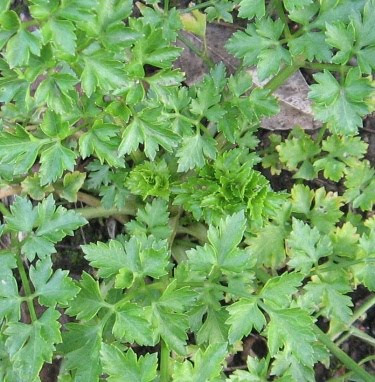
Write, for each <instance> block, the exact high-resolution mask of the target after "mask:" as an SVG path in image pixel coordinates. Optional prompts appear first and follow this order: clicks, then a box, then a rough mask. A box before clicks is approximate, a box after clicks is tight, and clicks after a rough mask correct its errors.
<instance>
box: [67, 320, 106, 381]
mask: <svg viewBox="0 0 375 382" xmlns="http://www.w3.org/2000/svg"><path fill="white" fill-rule="evenodd" d="M65 326H66V329H67V331H65V332H63V343H62V344H61V346H60V350H61V351H62V352H63V354H64V366H65V367H66V369H67V370H74V381H75V382H87V381H95V382H96V381H99V375H100V374H101V372H102V367H101V364H100V358H99V357H100V349H101V346H102V337H101V336H102V333H101V327H100V325H90V324H77V323H68V324H66V325H65Z"/></svg>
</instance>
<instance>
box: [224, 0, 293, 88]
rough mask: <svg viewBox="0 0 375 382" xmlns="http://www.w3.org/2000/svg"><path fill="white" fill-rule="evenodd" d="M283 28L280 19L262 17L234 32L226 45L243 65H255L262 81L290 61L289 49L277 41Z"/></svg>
mask: <svg viewBox="0 0 375 382" xmlns="http://www.w3.org/2000/svg"><path fill="white" fill-rule="evenodd" d="M247 2H248V3H253V2H250V1H248V0H247ZM283 29H284V23H283V22H282V21H281V20H280V19H279V20H276V21H273V20H272V19H271V18H262V19H260V20H257V21H256V22H255V24H249V25H248V27H247V28H246V31H245V32H242V31H239V32H236V33H234V35H233V36H232V37H231V38H230V39H229V41H228V43H227V45H226V47H227V49H228V51H229V52H230V53H231V54H233V55H234V56H235V57H237V58H241V59H243V63H244V65H246V66H254V65H256V66H257V73H258V78H259V79H260V80H261V81H262V80H265V79H266V78H268V77H270V76H271V75H275V74H276V73H277V72H278V71H279V70H280V68H281V66H282V65H283V64H287V65H288V64H289V63H290V54H289V51H287V50H286V49H285V48H283V46H282V44H281V43H280V42H279V38H280V36H281V34H282V32H283Z"/></svg>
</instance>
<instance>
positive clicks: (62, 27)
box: [42, 18, 77, 56]
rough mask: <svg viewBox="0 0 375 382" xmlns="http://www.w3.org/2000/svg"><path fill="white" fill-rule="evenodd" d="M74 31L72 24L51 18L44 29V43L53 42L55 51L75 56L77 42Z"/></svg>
mask: <svg viewBox="0 0 375 382" xmlns="http://www.w3.org/2000/svg"><path fill="white" fill-rule="evenodd" d="M74 30H75V28H74V24H73V23H72V22H70V21H67V20H60V19H57V18H50V19H49V20H48V22H47V23H46V24H44V25H43V28H42V35H43V39H44V43H46V42H47V41H49V42H52V44H53V46H54V47H55V49H57V50H58V51H61V52H63V53H67V54H69V55H71V56H73V55H74V53H75V50H76V40H77V37H76V35H75V33H74Z"/></svg>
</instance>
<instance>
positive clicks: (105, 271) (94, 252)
mask: <svg viewBox="0 0 375 382" xmlns="http://www.w3.org/2000/svg"><path fill="white" fill-rule="evenodd" d="M81 248H82V251H83V253H84V254H85V259H86V260H88V261H89V263H90V265H91V266H92V267H95V268H98V269H99V271H98V275H99V276H100V277H103V278H108V277H111V276H113V275H115V274H117V273H118V272H119V270H120V269H121V268H123V267H124V266H125V265H126V262H127V261H126V254H125V250H124V247H123V245H122V244H121V243H120V242H119V241H116V240H110V241H109V242H108V244H105V243H101V242H97V243H96V244H94V243H91V244H86V245H82V246H81Z"/></svg>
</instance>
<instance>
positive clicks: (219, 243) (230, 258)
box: [187, 211, 249, 274]
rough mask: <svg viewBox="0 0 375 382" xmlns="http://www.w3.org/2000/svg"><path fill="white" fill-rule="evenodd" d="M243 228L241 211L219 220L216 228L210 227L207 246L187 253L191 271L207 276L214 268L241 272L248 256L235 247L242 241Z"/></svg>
mask: <svg viewBox="0 0 375 382" xmlns="http://www.w3.org/2000/svg"><path fill="white" fill-rule="evenodd" d="M245 227H246V219H245V216H244V213H243V211H241V212H238V213H236V214H233V215H232V216H228V217H227V218H226V219H225V220H223V219H222V220H220V223H219V226H218V227H214V226H213V225H210V227H209V230H208V233H207V237H208V241H209V244H205V246H204V247H197V248H196V249H191V250H189V251H188V252H187V255H188V258H189V264H190V265H191V267H192V269H194V270H199V271H203V272H205V273H207V274H208V273H209V272H210V270H211V269H212V268H213V267H215V266H217V267H219V268H220V269H222V270H224V271H230V272H239V271H243V270H244V267H246V265H247V264H248V263H249V256H248V253H247V252H246V251H245V250H242V249H239V248H238V247H237V246H238V245H239V244H240V242H241V241H242V237H243V234H244V231H245Z"/></svg>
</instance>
